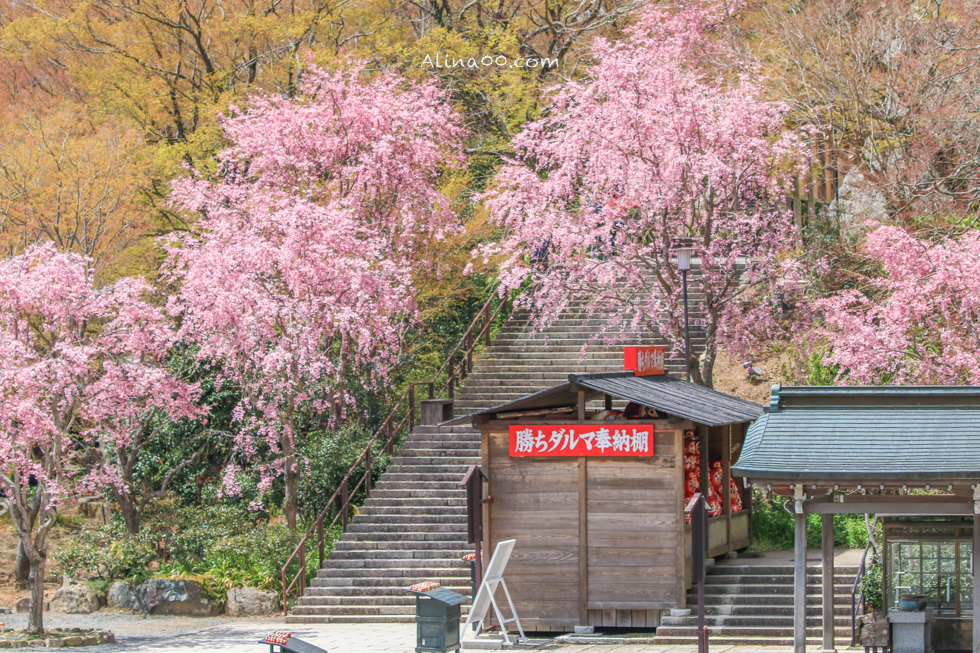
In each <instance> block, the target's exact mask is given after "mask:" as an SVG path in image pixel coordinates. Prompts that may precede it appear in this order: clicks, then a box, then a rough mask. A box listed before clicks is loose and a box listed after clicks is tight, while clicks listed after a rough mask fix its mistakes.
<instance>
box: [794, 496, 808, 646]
mask: <svg viewBox="0 0 980 653" xmlns="http://www.w3.org/2000/svg"><path fill="white" fill-rule="evenodd" d="M802 493H803V486H801V485H797V486H796V502H795V506H796V514H795V515H794V516H795V520H796V524H795V532H794V538H793V551H794V553H795V556H794V565H793V653H806V513H805V512H804V511H803V498H802Z"/></svg>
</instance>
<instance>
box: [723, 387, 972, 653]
mask: <svg viewBox="0 0 980 653" xmlns="http://www.w3.org/2000/svg"><path fill="white" fill-rule="evenodd" d="M733 471H734V473H736V474H737V475H739V476H742V477H744V479H745V483H747V484H750V485H755V486H757V487H762V488H766V489H767V490H768V491H770V492H774V493H776V494H779V495H783V496H785V497H788V498H790V499H791V500H792V502H793V505H794V511H795V521H796V526H795V549H796V555H795V587H794V605H795V608H794V624H793V625H794V650H795V651H796V653H805V650H806V648H805V647H806V643H807V642H806V629H807V613H806V592H807V587H806V583H807V574H806V547H807V538H806V524H807V516H808V515H811V514H817V515H821V518H822V521H823V529H822V530H823V543H822V547H821V548H822V554H823V563H822V591H823V650H824V652H825V653H826V652H829V651H833V650H834V647H835V637H834V635H835V633H834V619H833V614H834V555H833V543H834V522H833V515H837V514H862V513H864V514H869V513H870V514H874V515H877V517H879V518H883V519H884V542H883V544H884V546H883V557H884V560H883V564H884V572H883V583H884V603H885V605H884V608H885V609H889V608H896V607H898V606H897V605H896V604H897V602H898V600H899V598H900V597H901V594H902V592H906V593H910V594H916V595H922V596H925V597H926V601H927V605H928V607H930V608H932V609H934V610H935V614H934V618H933V623H932V641H931V647H930V650H935V651H937V652H938V651H943V650H946V651H952V650H958V651H964V650H966V651H968V650H971V649H972V650H973V651H974V653H980V592H974V591H973V588H974V585H975V582H976V573H977V569H978V568H980V388H978V387H973V386H870V387H862V386H847V387H831V386H824V387H816V386H806V387H779V386H773V390H772V400H771V403H770V405H769V406H768V407H767V411H766V415H764V416H763V417H761V418H760V419H758V420H757V421H756V422H755V423H754V424H753V425H752V427H751V428H750V429H749V431H748V434H747V437H746V442H745V447H744V451H743V452H742V455H741V456H740V458H739V459H738V462H737V463H736V465H735V466H734V469H733ZM866 553H867V550H866ZM866 562H868V563H870V560H868V561H866ZM864 568H865V564H864V563H862V564H861V566H860V569H861V571H860V572H859V575H860V574H861V573H863V570H864ZM855 587H857V585H855Z"/></svg>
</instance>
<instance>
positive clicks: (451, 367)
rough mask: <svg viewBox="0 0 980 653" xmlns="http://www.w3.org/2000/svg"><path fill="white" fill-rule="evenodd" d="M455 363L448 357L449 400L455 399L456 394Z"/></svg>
mask: <svg viewBox="0 0 980 653" xmlns="http://www.w3.org/2000/svg"><path fill="white" fill-rule="evenodd" d="M455 385H456V361H455V360H454V359H453V358H452V356H450V357H449V398H450V399H455V393H456V388H455Z"/></svg>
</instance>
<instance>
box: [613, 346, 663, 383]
mask: <svg viewBox="0 0 980 653" xmlns="http://www.w3.org/2000/svg"><path fill="white" fill-rule="evenodd" d="M665 353H666V348H665V347H663V346H661V345H653V346H650V347H623V369H624V370H632V371H633V375H634V376H651V375H654V374H663V373H664V355H665Z"/></svg>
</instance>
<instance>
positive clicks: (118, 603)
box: [106, 583, 133, 608]
mask: <svg viewBox="0 0 980 653" xmlns="http://www.w3.org/2000/svg"><path fill="white" fill-rule="evenodd" d="M106 598H107V602H108V604H109V607H110V608H132V607H133V589H132V588H131V587H130V586H129V583H113V584H112V587H110V588H109V593H108V595H107V596H106Z"/></svg>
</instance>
